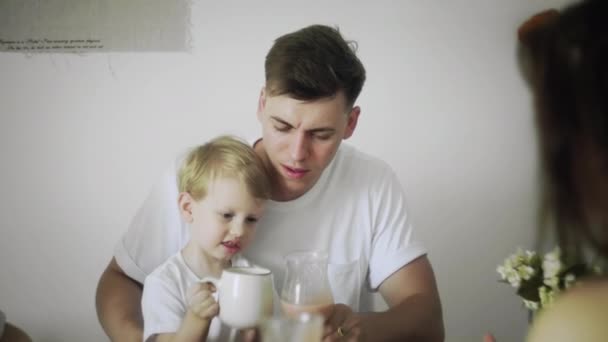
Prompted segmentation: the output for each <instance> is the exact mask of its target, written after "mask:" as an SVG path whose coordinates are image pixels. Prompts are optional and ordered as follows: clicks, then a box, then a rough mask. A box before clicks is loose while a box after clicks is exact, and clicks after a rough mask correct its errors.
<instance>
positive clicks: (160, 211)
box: [114, 159, 187, 283]
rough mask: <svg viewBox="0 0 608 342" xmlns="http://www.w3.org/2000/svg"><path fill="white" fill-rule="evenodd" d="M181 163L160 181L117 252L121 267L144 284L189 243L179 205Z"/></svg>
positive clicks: (170, 169)
mask: <svg viewBox="0 0 608 342" xmlns="http://www.w3.org/2000/svg"><path fill="white" fill-rule="evenodd" d="M180 160H181V159H178V160H177V161H176V162H175V163H174V164H173V165H171V167H169V168H168V169H167V170H166V171H165V172H164V174H163V175H162V176H161V177H160V179H159V180H158V181H157V183H156V184H155V185H154V187H153V188H152V190H151V192H150V193H149V195H148V197H147V198H146V199H145V201H144V203H143V204H142V206H141V207H140V208H139V210H138V211H137V213H136V215H135V216H134V217H133V219H132V221H131V223H130V225H129V229H128V230H127V232H126V233H125V234H124V235H123V236H122V238H121V239H120V240H119V241H118V243H117V244H116V246H115V248H114V257H115V258H116V262H117V263H118V265H119V266H120V267H121V268H122V270H123V271H124V272H125V273H126V274H127V275H128V276H129V277H131V278H133V279H135V280H137V281H138V282H140V283H143V281H144V279H145V277H146V275H148V274H150V273H151V272H152V271H153V270H154V269H155V268H156V267H158V266H159V265H160V264H161V263H163V262H164V261H165V260H166V259H167V258H169V257H170V256H171V255H173V254H175V253H177V251H179V250H180V248H181V247H182V246H183V244H184V243H185V241H186V239H187V236H186V234H187V228H186V226H185V224H184V222H183V221H182V219H181V216H180V213H179V210H178V205H177V196H178V189H177V175H176V172H177V171H176V170H177V167H178V165H179V163H180Z"/></svg>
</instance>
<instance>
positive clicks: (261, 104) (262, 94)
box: [257, 87, 266, 122]
mask: <svg viewBox="0 0 608 342" xmlns="http://www.w3.org/2000/svg"><path fill="white" fill-rule="evenodd" d="M264 108H266V87H262V90H260V98H259V99H258V112H257V116H258V120H259V121H260V122H261V121H262V113H263V112H264Z"/></svg>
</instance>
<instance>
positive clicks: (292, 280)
mask: <svg viewBox="0 0 608 342" xmlns="http://www.w3.org/2000/svg"><path fill="white" fill-rule="evenodd" d="M285 267H286V272H285V280H284V282H283V288H282V290H281V308H282V310H283V313H284V314H285V315H287V316H291V317H297V315H298V314H300V313H302V312H309V313H321V314H324V313H326V312H325V309H326V308H328V307H329V306H330V305H332V304H333V303H334V299H333V296H332V293H331V288H330V286H329V280H328V278H327V253H326V252H323V251H304V252H294V253H290V254H289V255H287V256H286V257H285Z"/></svg>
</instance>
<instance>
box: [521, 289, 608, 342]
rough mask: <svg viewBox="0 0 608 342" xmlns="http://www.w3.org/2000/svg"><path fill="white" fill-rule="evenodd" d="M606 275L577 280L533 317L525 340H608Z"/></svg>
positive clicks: (592, 341) (590, 341)
mask: <svg viewBox="0 0 608 342" xmlns="http://www.w3.org/2000/svg"><path fill="white" fill-rule="evenodd" d="M606 317H608V279H606V278H603V279H593V280H587V281H582V282H580V283H579V284H578V285H577V286H575V287H574V288H572V289H570V290H568V291H567V292H565V293H563V294H562V295H561V296H560V297H559V299H558V300H557V301H556V302H555V303H554V304H553V305H552V306H551V307H550V308H547V309H545V310H544V311H543V312H542V313H541V314H539V315H538V317H537V318H536V319H535V321H534V325H533V326H532V328H531V330H530V334H529V335H528V342H544V341H555V342H560V341H588V342H596V341H597V342H599V341H606V340H608V324H606Z"/></svg>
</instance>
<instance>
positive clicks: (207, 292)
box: [186, 282, 220, 321]
mask: <svg viewBox="0 0 608 342" xmlns="http://www.w3.org/2000/svg"><path fill="white" fill-rule="evenodd" d="M215 291H216V289H215V286H213V284H211V283H210V282H206V283H197V284H194V285H192V286H191V287H190V288H189V289H188V293H187V294H186V296H187V300H188V310H190V311H191V312H192V313H193V314H194V315H196V316H197V317H199V318H200V319H202V320H206V321H211V320H212V319H213V317H215V316H217V314H218V313H219V312H220V306H219V304H218V303H217V301H216V300H215V298H213V293H214V292H215Z"/></svg>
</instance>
